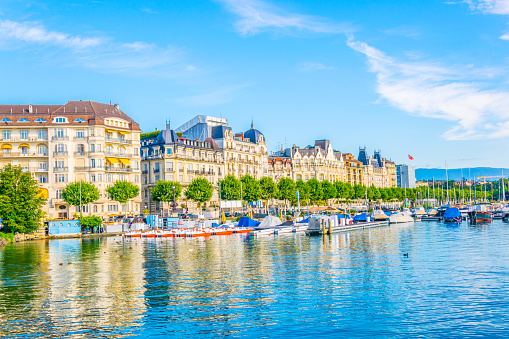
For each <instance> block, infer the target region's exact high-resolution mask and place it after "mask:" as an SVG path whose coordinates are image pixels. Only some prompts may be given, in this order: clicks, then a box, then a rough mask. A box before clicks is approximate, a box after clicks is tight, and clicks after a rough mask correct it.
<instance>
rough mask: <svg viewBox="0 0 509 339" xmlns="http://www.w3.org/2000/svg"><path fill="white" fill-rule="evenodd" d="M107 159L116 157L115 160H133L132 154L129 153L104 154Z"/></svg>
mask: <svg viewBox="0 0 509 339" xmlns="http://www.w3.org/2000/svg"><path fill="white" fill-rule="evenodd" d="M104 155H105V156H106V157H114V158H131V157H132V154H129V153H104Z"/></svg>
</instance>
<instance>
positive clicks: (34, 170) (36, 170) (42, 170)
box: [30, 167, 48, 172]
mask: <svg viewBox="0 0 509 339" xmlns="http://www.w3.org/2000/svg"><path fill="white" fill-rule="evenodd" d="M30 171H31V172H47V171H48V168H47V167H34V168H31V169H30Z"/></svg>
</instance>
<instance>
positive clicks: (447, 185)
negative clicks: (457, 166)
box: [445, 161, 449, 203]
mask: <svg viewBox="0 0 509 339" xmlns="http://www.w3.org/2000/svg"><path fill="white" fill-rule="evenodd" d="M445 184H446V186H445V187H446V189H447V203H449V176H448V175H447V161H446V162H445Z"/></svg>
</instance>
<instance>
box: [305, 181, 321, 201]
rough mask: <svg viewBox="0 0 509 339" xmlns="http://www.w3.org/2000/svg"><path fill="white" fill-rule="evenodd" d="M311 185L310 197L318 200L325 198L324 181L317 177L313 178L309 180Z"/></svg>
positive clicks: (312, 199)
mask: <svg viewBox="0 0 509 339" xmlns="http://www.w3.org/2000/svg"><path fill="white" fill-rule="evenodd" d="M307 184H308V186H309V199H311V201H313V202H316V201H318V200H321V199H322V198H323V191H322V183H321V182H320V181H318V180H317V179H316V178H312V179H310V180H309V181H308V182H307Z"/></svg>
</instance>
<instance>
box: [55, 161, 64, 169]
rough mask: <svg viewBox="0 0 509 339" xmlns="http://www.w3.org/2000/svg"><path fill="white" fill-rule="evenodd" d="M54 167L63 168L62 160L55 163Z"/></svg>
mask: <svg viewBox="0 0 509 339" xmlns="http://www.w3.org/2000/svg"><path fill="white" fill-rule="evenodd" d="M55 167H56V168H64V167H65V162H64V161H63V160H58V161H55Z"/></svg>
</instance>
